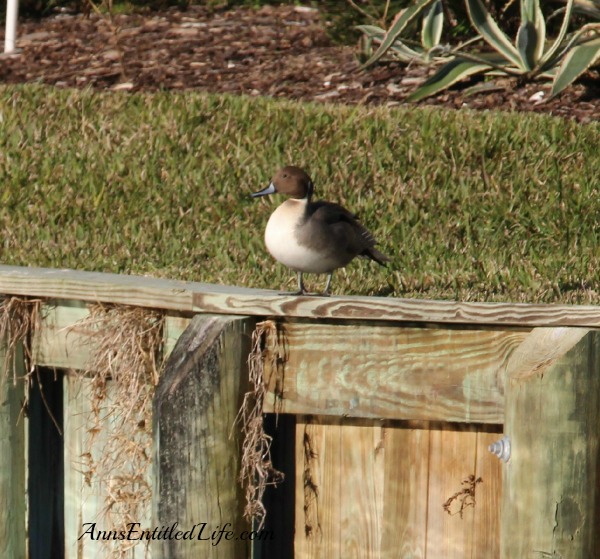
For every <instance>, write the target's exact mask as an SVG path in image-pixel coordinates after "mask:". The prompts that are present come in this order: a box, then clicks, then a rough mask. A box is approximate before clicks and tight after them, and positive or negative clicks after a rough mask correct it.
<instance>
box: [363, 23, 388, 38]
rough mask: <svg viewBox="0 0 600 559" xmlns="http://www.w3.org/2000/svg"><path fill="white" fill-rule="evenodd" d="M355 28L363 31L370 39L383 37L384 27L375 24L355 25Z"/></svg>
mask: <svg viewBox="0 0 600 559" xmlns="http://www.w3.org/2000/svg"><path fill="white" fill-rule="evenodd" d="M356 29H358V30H359V31H361V32H363V33H364V34H365V35H366V36H367V37H369V38H370V39H383V37H385V29H382V28H381V27H378V26H377V25H357V26H356Z"/></svg>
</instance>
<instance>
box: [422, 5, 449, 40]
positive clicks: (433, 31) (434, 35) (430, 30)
mask: <svg viewBox="0 0 600 559" xmlns="http://www.w3.org/2000/svg"><path fill="white" fill-rule="evenodd" d="M443 27H444V10H443V4H442V0H436V2H434V4H433V5H432V6H431V7H430V8H429V10H428V11H427V14H426V15H425V16H424V17H423V27H422V29H421V40H422V42H423V46H424V47H425V48H426V49H427V50H431V49H432V48H433V47H435V46H437V45H439V44H440V40H441V38H442V29H443Z"/></svg>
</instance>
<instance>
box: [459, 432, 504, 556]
mask: <svg viewBox="0 0 600 559" xmlns="http://www.w3.org/2000/svg"><path fill="white" fill-rule="evenodd" d="M501 436H502V435H501V434H499V433H487V432H485V431H478V432H477V449H476V456H477V459H476V463H475V475H476V476H477V477H481V479H482V482H481V483H480V484H478V485H477V488H476V497H475V498H476V501H477V502H476V504H475V509H474V511H473V513H474V518H473V546H472V549H471V559H498V558H499V557H500V500H501V496H502V462H501V461H500V460H498V459H497V458H496V456H493V455H492V454H490V452H489V451H488V447H489V446H490V445H491V444H492V443H493V442H495V441H497V440H498V439H499V438H500V437H501ZM465 557H466V555H465Z"/></svg>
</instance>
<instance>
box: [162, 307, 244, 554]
mask: <svg viewBox="0 0 600 559" xmlns="http://www.w3.org/2000/svg"><path fill="white" fill-rule="evenodd" d="M253 326H254V321H253V320H251V319H248V318H244V317H229V316H212V315H210V316H209V315H204V316H202V315H198V316H196V317H194V319H193V320H192V321H191V323H190V325H189V326H188V328H187V329H186V330H185V331H184V333H183V334H182V335H181V337H180V338H179V340H178V342H177V345H176V346H175V348H174V349H173V352H172V353H171V355H170V357H169V359H168V362H167V366H166V369H165V371H164V374H163V376H162V377H161V380H160V382H159V385H158V388H157V391H156V395H155V398H154V472H155V476H154V478H155V482H154V484H155V486H154V497H153V499H154V504H153V516H154V525H156V526H158V527H159V528H162V527H165V528H168V529H170V527H172V526H173V525H174V524H175V523H177V526H176V527H175V528H174V529H173V530H172V532H171V536H170V537H169V538H163V539H161V540H159V541H155V542H154V544H153V546H154V547H153V548H152V557H153V558H154V559H162V558H165V559H167V558H177V559H185V558H190V559H191V558H194V559H196V558H198V557H202V558H205V559H213V558H219V559H241V558H243V557H249V544H250V542H248V541H244V540H243V539H240V538H238V536H239V535H240V534H241V532H242V531H243V530H248V529H249V525H248V524H247V523H246V522H245V521H244V520H243V517H242V510H243V507H244V502H243V492H242V490H241V488H240V486H239V483H238V479H237V478H238V472H239V466H240V446H241V441H240V440H239V437H238V436H236V433H237V432H239V430H238V429H233V425H234V421H235V418H236V415H237V412H238V410H239V408H240V405H241V402H242V400H243V395H244V392H245V390H246V386H247V378H248V373H247V358H248V353H249V351H250V338H251V334H252V328H253ZM222 530H224V532H221V531H222ZM177 531H181V532H183V534H182V535H181V536H180V537H181V538H183V537H184V536H185V535H186V533H187V538H189V539H187V538H186V539H185V540H184V539H175V534H176V532H177ZM229 532H230V533H231V534H230V535H229V534H228V533H229ZM165 534H166V533H165ZM229 536H231V539H227V538H228V537H229ZM198 538H200V539H198ZM210 538H212V539H210ZM207 539H208V540H207Z"/></svg>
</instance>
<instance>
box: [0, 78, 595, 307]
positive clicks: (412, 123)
mask: <svg viewBox="0 0 600 559" xmlns="http://www.w3.org/2000/svg"><path fill="white" fill-rule="evenodd" d="M599 137H600V125H598V124H592V125H587V126H582V125H577V124H575V123H572V122H565V121H563V120H559V119H555V118H551V117H544V116H535V115H521V114H502V113H471V112H468V111H461V112H451V111H443V110H437V109H434V108H416V107H412V106H411V107H407V108H394V109H386V108H380V109H373V108H364V107H344V106H332V105H321V104H318V105H317V104H301V103H295V102H291V101H283V100H273V99H263V98H240V97H228V96H216V95H206V94H202V93H173V92H169V93H159V94H133V95H132V94H115V93H111V94H108V93H106V94H105V93H95V92H92V91H72V90H59V89H53V88H48V87H43V86H32V85H28V86H17V87H12V86H11V87H7V86H1V87H0V185H1V190H0V199H1V203H0V220H1V223H2V229H3V232H4V235H3V239H2V245H1V252H0V262H2V263H3V264H14V265H22V266H47V267H59V268H63V267H68V268H77V269H81V270H96V271H106V272H109V271H110V272H118V273H127V274H148V275H152V276H161V277H169V278H178V279H184V280H195V281H205V282H213V283H224V284H237V285H244V286H251V287H262V288H265V287H266V288H273V289H282V288H286V289H287V288H293V287H294V285H295V275H294V274H293V273H292V272H290V271H289V270H286V269H285V268H284V267H283V266H281V265H279V264H277V263H276V262H274V261H273V259H272V258H271V256H270V255H269V254H268V252H267V251H266V248H265V246H264V243H263V231H264V227H265V225H266V222H267V219H268V216H269V214H270V212H271V211H272V210H273V209H274V207H275V205H276V204H278V203H280V202H281V201H282V198H281V197H270V198H269V199H261V200H252V199H250V197H249V194H250V193H251V192H253V191H256V190H258V189H260V188H263V187H264V186H266V185H267V184H268V181H269V179H270V176H271V174H272V173H273V172H274V171H275V170H276V168H277V167H279V166H281V165H284V164H296V165H300V166H305V167H306V168H307V169H309V171H310V173H311V174H312V176H313V179H314V181H315V184H316V189H317V196H318V197H323V198H325V199H329V200H334V201H338V202H341V203H342V204H344V205H346V206H347V207H348V208H349V209H351V210H353V211H355V212H357V213H358V214H359V215H360V216H361V218H362V219H363V221H364V222H365V224H366V225H367V226H368V227H369V228H371V230H372V231H373V232H374V233H375V235H376V237H377V238H378V239H379V240H380V248H381V250H383V251H384V252H386V253H387V254H389V255H390V256H391V257H392V262H391V265H390V266H389V267H388V268H387V269H386V268H381V267H379V266H377V265H375V264H373V263H369V262H366V261H362V260H360V261H355V262H353V263H351V264H350V265H349V266H348V268H347V269H346V270H345V271H340V272H338V273H337V275H336V276H334V284H333V288H334V292H335V293H344V294H357V293H360V294H374V295H394V296H402V297H426V298H439V299H454V298H456V299H461V300H479V301H506V300H512V301H530V302H539V301H544V302H554V301H563V302H581V303H599V302H600V287H599V280H598V270H599V269H600V246H599V244H600V192H599V180H598V177H600V150H599V149H598V145H599ZM307 279H308V282H307V283H308V285H309V287H313V288H314V287H322V285H323V283H322V282H324V279H325V278H324V277H320V278H316V277H315V276H307ZM315 280H316V281H318V282H319V284H318V285H316V284H315Z"/></svg>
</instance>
